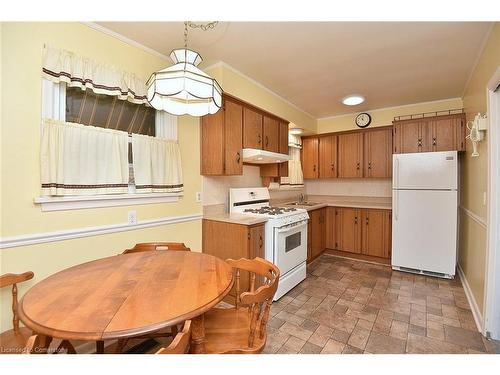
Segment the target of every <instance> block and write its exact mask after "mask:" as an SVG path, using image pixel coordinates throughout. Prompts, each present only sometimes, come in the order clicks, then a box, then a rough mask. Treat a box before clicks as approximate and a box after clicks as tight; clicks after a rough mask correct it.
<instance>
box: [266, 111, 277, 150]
mask: <svg viewBox="0 0 500 375" xmlns="http://www.w3.org/2000/svg"><path fill="white" fill-rule="evenodd" d="M279 132H280V128H279V122H278V120H276V119H274V118H271V117H267V116H264V122H263V134H264V138H263V143H264V144H263V149H264V150H266V151H271V152H279Z"/></svg>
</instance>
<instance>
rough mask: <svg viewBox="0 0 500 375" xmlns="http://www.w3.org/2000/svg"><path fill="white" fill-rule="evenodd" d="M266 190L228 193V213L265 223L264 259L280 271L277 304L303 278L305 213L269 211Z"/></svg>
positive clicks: (304, 274)
mask: <svg viewBox="0 0 500 375" xmlns="http://www.w3.org/2000/svg"><path fill="white" fill-rule="evenodd" d="M269 199H270V196H269V191H268V190H267V188H263V187H258V188H239V189H229V212H231V213H241V214H245V215H253V216H260V217H264V218H266V219H267V221H266V223H265V225H264V231H265V234H264V235H265V245H264V249H265V250H264V251H265V258H266V259H267V260H268V261H270V262H272V263H274V264H275V265H276V266H278V268H279V269H280V273H281V276H280V280H279V283H278V290H277V291H276V294H275V295H274V300H275V301H276V300H278V299H279V298H281V297H282V296H283V295H284V294H286V293H287V292H288V291H290V290H291V289H292V288H293V287H295V286H296V285H297V284H299V283H300V282H301V281H302V280H304V279H305V278H306V260H307V222H308V220H309V215H308V214H307V210H304V209H299V208H295V207H270V206H269Z"/></svg>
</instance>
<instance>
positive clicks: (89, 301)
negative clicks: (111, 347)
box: [19, 251, 233, 353]
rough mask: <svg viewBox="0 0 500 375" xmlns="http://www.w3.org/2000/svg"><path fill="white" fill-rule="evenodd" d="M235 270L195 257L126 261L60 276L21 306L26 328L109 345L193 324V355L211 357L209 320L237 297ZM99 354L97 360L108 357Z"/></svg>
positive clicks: (126, 257) (151, 255)
mask: <svg viewBox="0 0 500 375" xmlns="http://www.w3.org/2000/svg"><path fill="white" fill-rule="evenodd" d="M232 285H233V273H232V269H231V267H230V266H229V264H227V263H226V262H225V261H223V260H222V259H219V258H216V257H214V256H211V255H207V254H202V253H196V252H189V251H149V252H142V253H132V254H122V255H116V256H112V257H108V258H103V259H99V260H94V261H91V262H88V263H83V264H80V265H77V266H74V267H71V268H68V269H65V270H63V271H60V272H58V273H56V274H54V275H52V276H49V277H47V278H46V279H44V280H42V281H40V282H39V283H37V284H36V285H34V286H33V287H32V288H31V289H29V290H28V291H27V293H26V294H25V295H24V297H23V298H22V300H21V302H20V304H19V317H20V319H21V320H22V322H23V323H24V324H25V325H26V326H27V327H29V328H30V329H32V330H33V331H34V332H36V333H37V334H39V335H42V336H43V337H44V338H45V339H46V340H45V342H46V345H47V346H48V344H49V343H50V341H51V340H52V338H58V339H62V340H89V341H96V342H100V343H103V341H104V340H116V339H126V338H133V337H137V336H143V335H145V334H149V333H153V332H156V331H158V330H161V329H163V328H165V327H169V326H173V325H176V324H179V323H182V322H183V321H185V320H188V319H191V320H192V338H191V352H192V353H203V352H204V351H205V347H204V335H205V332H204V318H203V317H204V313H205V312H207V311H208V310H210V309H211V308H212V307H213V306H215V305H216V304H218V303H219V302H220V301H221V300H222V299H223V298H224V297H225V296H226V295H227V294H228V293H229V291H230V290H231V287H232ZM103 349H104V345H103V344H102V348H100V349H99V348H98V350H97V352H100V351H103Z"/></svg>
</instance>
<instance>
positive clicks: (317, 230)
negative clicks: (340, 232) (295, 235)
mask: <svg viewBox="0 0 500 375" xmlns="http://www.w3.org/2000/svg"><path fill="white" fill-rule="evenodd" d="M307 233H308V245H310V246H308V258H307V260H308V261H309V262H310V261H311V260H313V259H315V258H317V257H318V256H319V255H321V254H322V253H323V251H324V250H325V248H326V208H320V209H318V210H313V211H309V223H308V228H307Z"/></svg>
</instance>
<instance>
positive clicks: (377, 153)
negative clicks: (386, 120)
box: [363, 129, 392, 178]
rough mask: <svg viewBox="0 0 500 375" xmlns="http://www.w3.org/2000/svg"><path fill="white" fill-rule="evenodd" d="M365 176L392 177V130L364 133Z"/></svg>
mask: <svg viewBox="0 0 500 375" xmlns="http://www.w3.org/2000/svg"><path fill="white" fill-rule="evenodd" d="M363 143H364V153H363V155H364V163H363V165H364V177H378V178H384V177H391V175H392V165H391V160H392V131H391V129H383V130H374V131H368V132H366V133H364V142H363Z"/></svg>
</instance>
